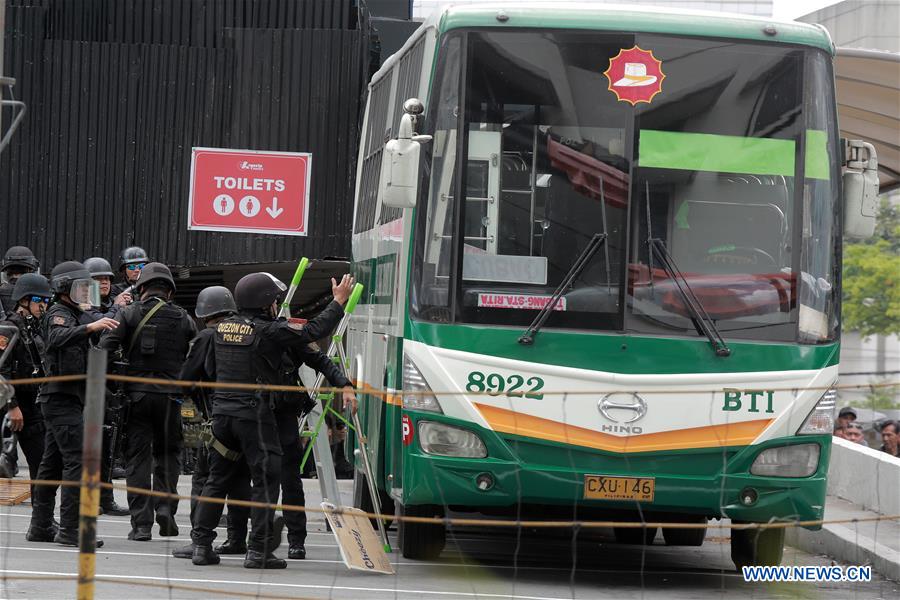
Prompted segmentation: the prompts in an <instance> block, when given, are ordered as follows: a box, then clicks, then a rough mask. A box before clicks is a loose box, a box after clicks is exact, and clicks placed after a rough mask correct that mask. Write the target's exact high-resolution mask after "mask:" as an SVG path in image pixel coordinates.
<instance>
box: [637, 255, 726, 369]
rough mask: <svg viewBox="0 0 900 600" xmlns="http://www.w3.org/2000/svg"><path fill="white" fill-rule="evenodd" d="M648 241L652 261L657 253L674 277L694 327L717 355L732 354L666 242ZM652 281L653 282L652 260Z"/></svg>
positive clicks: (670, 275) (665, 267)
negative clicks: (670, 252) (705, 338)
mask: <svg viewBox="0 0 900 600" xmlns="http://www.w3.org/2000/svg"><path fill="white" fill-rule="evenodd" d="M647 243H648V244H649V246H650V256H651V261H652V256H653V254H654V253H655V254H656V257H657V258H658V259H659V262H660V263H662V266H663V268H664V269H665V270H666V273H668V274H669V277H671V278H672V281H674V282H675V287H677V288H678V292H679V293H680V294H681V299H682V301H684V305H685V306H686V307H687V309H688V310H689V311H690V313H691V317H692V318H691V320H692V321H693V322H694V327H696V328H697V332H698V333H702V334H704V335H705V336H706V337H707V338H708V339H709V343H710V345H712V349H713V350H714V351H715V353H716V356H721V357H723V358H724V357H726V356H731V349H730V348H729V347H728V345H727V344H725V340H724V339H722V334H721V333H719V330H718V329H717V328H716V324H715V322H714V321H713V320H712V317H710V316H709V313H707V312H706V309H705V308H703V303H702V302H700V299H699V298H697V295H696V294H694V290H692V289H691V286H690V285H689V284H688V282H687V278H686V277H685V276H684V274H683V273H682V272H681V270H680V269H679V268H678V265H676V264H675V260H674V259H673V258H672V255H671V254H669V250H668V249H667V248H666V244H665V242H663V241H662V240H661V239H659V238H648V239H647ZM650 281H651V284H652V281H653V272H652V262H651V272H650ZM682 284H683V285H682Z"/></svg>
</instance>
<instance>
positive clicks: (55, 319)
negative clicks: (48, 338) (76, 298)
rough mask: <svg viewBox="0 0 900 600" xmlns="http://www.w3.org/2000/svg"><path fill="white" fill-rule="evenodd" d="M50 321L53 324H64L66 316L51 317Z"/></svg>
mask: <svg viewBox="0 0 900 600" xmlns="http://www.w3.org/2000/svg"><path fill="white" fill-rule="evenodd" d="M51 323H53V324H54V325H65V324H66V318H65V317H53V320H52V321H51Z"/></svg>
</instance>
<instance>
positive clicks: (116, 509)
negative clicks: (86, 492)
mask: <svg viewBox="0 0 900 600" xmlns="http://www.w3.org/2000/svg"><path fill="white" fill-rule="evenodd" d="M100 514H101V515H110V516H113V517H124V516H127V515H129V514H130V512H129V511H128V509H127V508H125V507H124V506H119V505H118V504H117V503H116V501H115V500H112V501H111V502H110V503H109V504H103V505H101V506H100Z"/></svg>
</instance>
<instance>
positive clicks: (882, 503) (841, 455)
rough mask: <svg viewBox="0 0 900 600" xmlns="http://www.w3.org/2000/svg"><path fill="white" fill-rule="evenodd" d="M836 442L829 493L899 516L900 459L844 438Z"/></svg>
mask: <svg viewBox="0 0 900 600" xmlns="http://www.w3.org/2000/svg"><path fill="white" fill-rule="evenodd" d="M833 442H834V443H833V444H832V446H831V464H830V465H829V467H828V495H829V496H837V497H839V498H843V499H844V500H849V501H850V502H852V503H853V504H856V505H858V506H860V507H862V508H863V509H865V510H871V511H873V512H877V513H881V514H883V515H900V458H897V457H894V456H891V455H889V454H887V453H886V452H881V451H880V450H873V449H872V448H866V447H865V446H861V445H860V444H855V443H853V442H848V441H847V440H844V439H841V438H834V440H833ZM826 518H827V516H826Z"/></svg>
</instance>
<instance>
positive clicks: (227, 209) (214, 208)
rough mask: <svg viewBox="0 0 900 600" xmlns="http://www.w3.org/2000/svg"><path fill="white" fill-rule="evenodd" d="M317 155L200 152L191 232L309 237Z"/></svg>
mask: <svg viewBox="0 0 900 600" xmlns="http://www.w3.org/2000/svg"><path fill="white" fill-rule="evenodd" d="M311 171H312V155H311V154H308V153H305V152H260V151H255V150H228V149H223V148H194V149H193V152H192V155H191V190H190V198H189V201H188V229H195V230H200V231H232V232H239V233H268V234H272V235H306V234H307V231H308V223H307V217H308V215H309V178H310V173H311Z"/></svg>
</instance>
